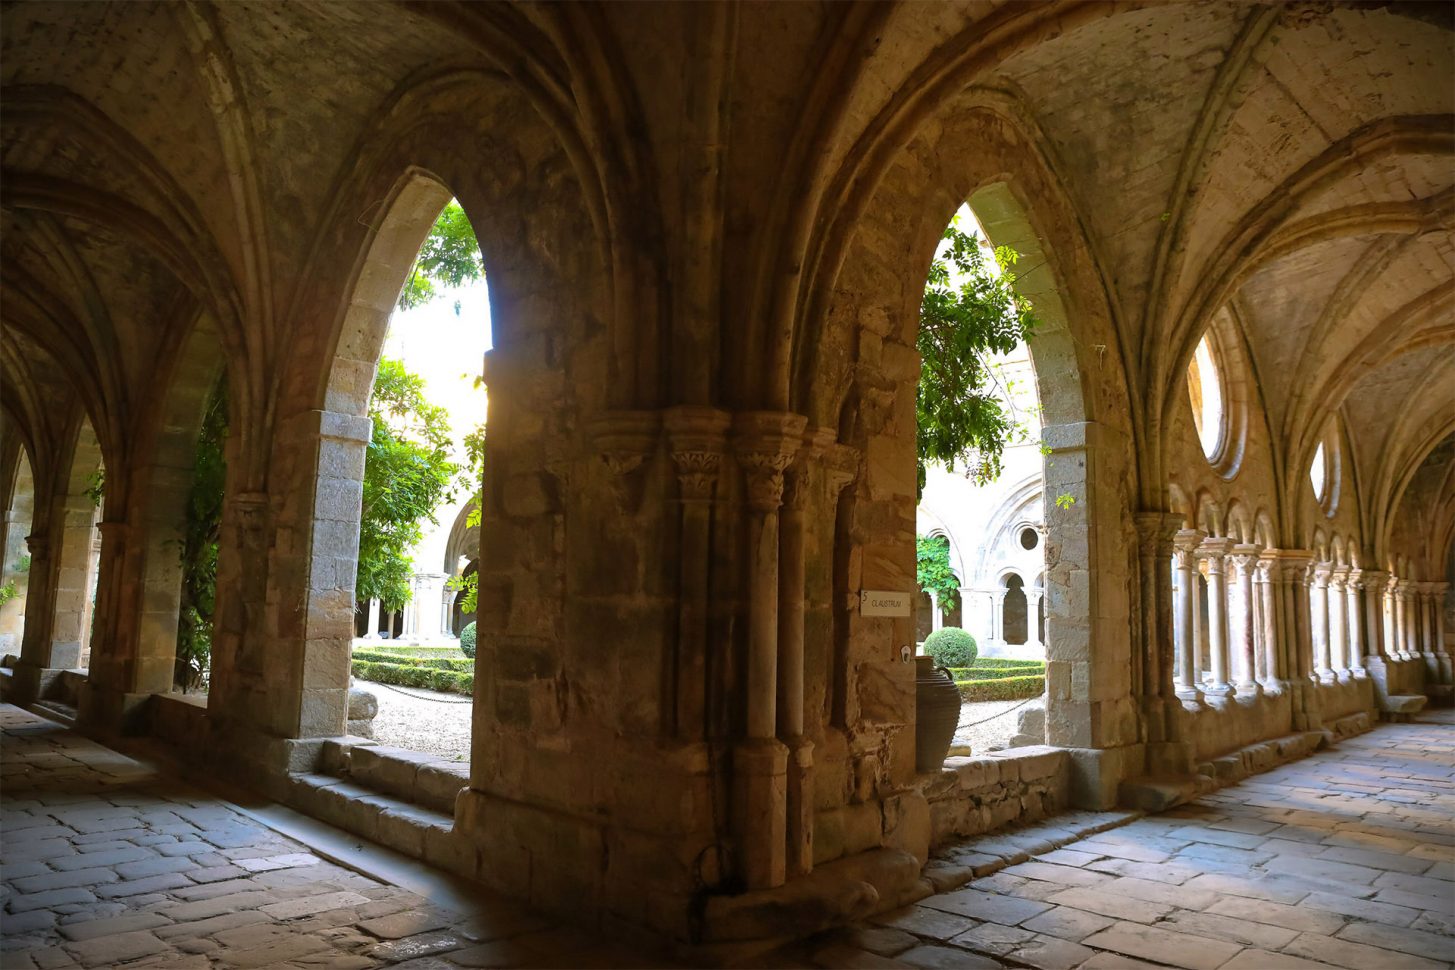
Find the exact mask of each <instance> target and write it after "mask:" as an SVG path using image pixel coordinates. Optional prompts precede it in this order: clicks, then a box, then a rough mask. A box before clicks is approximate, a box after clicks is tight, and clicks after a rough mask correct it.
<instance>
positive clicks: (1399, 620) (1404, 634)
mask: <svg viewBox="0 0 1455 970" xmlns="http://www.w3.org/2000/svg"><path fill="white" fill-rule="evenodd" d="M1393 585H1394V638H1395V642H1396V648H1397V650H1398V651H1399V653H1398V656H1399V659H1400V660H1404V661H1409V660H1413V659H1414V657H1415V653H1416V651H1415V650H1414V649H1412V647H1413V645H1414V639H1415V638H1414V631H1413V623H1412V622H1411V621H1412V620H1413V619H1414V617H1412V616H1411V615H1410V613H1411V610H1410V581H1409V580H1407V579H1396V580H1394V581H1393Z"/></svg>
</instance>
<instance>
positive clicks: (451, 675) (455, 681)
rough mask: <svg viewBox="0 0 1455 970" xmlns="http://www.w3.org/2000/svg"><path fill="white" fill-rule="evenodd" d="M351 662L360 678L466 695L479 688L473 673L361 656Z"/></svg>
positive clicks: (399, 685) (355, 673) (356, 675)
mask: <svg viewBox="0 0 1455 970" xmlns="http://www.w3.org/2000/svg"><path fill="white" fill-rule="evenodd" d="M350 666H351V667H352V668H353V672H354V676H355V677H357V678H359V679H360V680H372V681H374V682H375V683H378V684H394V685H396V686H398V687H418V688H420V689H421V690H438V691H444V692H446V693H450V694H465V695H466V696H469V695H470V694H473V693H474V692H475V675H474V674H473V673H461V672H459V671H454V670H439V669H436V668H434V667H423V666H409V665H407V664H393V663H374V662H372V661H368V660H359V659H358V658H357V657H355V658H354V661H353V663H352V664H351V665H350Z"/></svg>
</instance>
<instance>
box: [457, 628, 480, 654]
mask: <svg viewBox="0 0 1455 970" xmlns="http://www.w3.org/2000/svg"><path fill="white" fill-rule="evenodd" d="M478 637H479V631H477V630H476V629H475V621H474V620H471V621H470V622H469V623H466V624H465V628H464V629H463V630H461V631H460V652H461V653H463V654H464V655H465V656H467V657H473V656H475V643H476V639H477V638H478Z"/></svg>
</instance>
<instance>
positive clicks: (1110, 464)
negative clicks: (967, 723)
mask: <svg viewBox="0 0 1455 970" xmlns="http://www.w3.org/2000/svg"><path fill="white" fill-rule="evenodd" d="M1005 100H1006V99H1005V96H1004V95H1003V94H1000V93H998V92H988V91H983V90H978V89H970V90H967V91H966V92H965V93H963V94H962V95H961V96H959V97H957V98H954V99H951V100H950V101H949V102H948V103H947V104H946V106H945V107H944V109H943V110H941V111H939V112H938V113H937V114H936V116H935V117H934V119H933V120H932V121H927V123H926V124H925V125H924V126H923V128H922V129H921V130H920V134H919V135H918V136H917V137H915V138H913V139H912V140H911V141H910V143H909V145H908V146H907V147H906V148H905V149H904V150H903V152H902V154H901V156H900V160H899V161H898V162H897V163H895V164H893V165H891V166H890V168H889V171H888V172H887V173H886V175H885V177H884V179H883V180H882V181H881V182H880V183H879V184H878V185H877V186H876V187H875V188H874V190H873V195H872V198H871V199H869V200H868V201H867V202H865V203H864V204H863V205H862V209H863V213H862V215H861V216H860V218H859V220H858V223H857V224H856V226H855V228H854V230H853V236H852V239H851V240H850V241H849V244H848V246H847V249H846V252H845V255H844V258H843V261H842V264H841V265H840V266H839V267H838V269H837V273H836V275H835V276H834V279H833V282H832V285H831V286H830V287H829V288H828V289H827V290H826V293H828V295H827V296H826V297H825V298H824V303H825V312H823V313H814V314H811V315H810V317H809V319H807V320H806V321H804V326H805V327H806V328H810V329H809V332H805V333H802V334H800V335H798V337H797V338H796V345H795V346H796V352H797V353H798V354H799V355H800V356H799V359H798V361H797V362H796V364H795V366H794V373H795V374H797V375H798V383H797V385H796V392H795V394H794V400H795V401H796V402H798V403H797V406H798V407H799V408H800V409H802V410H804V411H806V412H807V413H808V415H809V417H810V422H811V423H816V424H821V425H827V426H830V427H837V428H838V429H839V431H840V436H841V440H844V441H845V442H846V443H848V444H851V445H855V446H857V447H861V448H863V449H865V450H867V451H868V452H869V453H870V455H871V459H870V463H869V482H868V488H869V494H871V495H875V494H891V493H893V494H904V495H905V496H906V499H905V500H912V495H913V477H912V476H910V478H909V481H908V483H907V485H906V486H900V485H899V483H898V481H895V480H890V479H888V478H886V477H885V476H883V474H882V472H883V470H885V469H887V468H888V467H889V463H891V462H902V464H903V466H904V467H905V468H911V469H912V467H913V464H912V462H913V458H912V455H913V447H914V429H913V427H912V426H910V425H909V424H908V423H907V422H906V421H905V420H904V419H903V418H902V417H900V416H902V415H912V414H913V408H912V406H910V404H909V403H908V402H909V400H910V398H911V397H912V395H913V392H914V384H913V378H914V377H915V376H916V374H917V371H916V369H915V368H913V367H912V366H903V367H901V366H900V363H899V362H901V361H907V362H912V361H913V360H914V344H915V331H916V327H917V324H918V308H919V302H920V297H921V296H922V293H923V287H924V282H925V277H926V272H927V270H928V267H929V265H930V261H931V259H932V257H933V254H934V251H935V248H936V246H937V245H938V242H939V240H940V237H941V236H942V234H943V231H944V227H945V225H946V223H947V222H948V221H949V219H950V217H951V215H952V214H953V213H954V212H955V211H956V210H957V209H958V208H959V206H960V205H961V204H963V203H965V202H966V201H968V202H969V204H970V206H971V208H972V209H973V210H974V211H975V213H976V215H977V218H978V219H979V221H980V223H981V226H982V227H983V228H984V230H985V233H986V235H987V236H988V237H989V239H990V241H991V242H992V243H994V244H996V245H1009V246H1011V247H1013V248H1015V249H1016V250H1017V251H1018V252H1020V253H1021V261H1020V263H1019V264H1018V266H1017V272H1018V274H1019V279H1018V280H1017V283H1016V289H1017V291H1018V292H1019V293H1020V294H1021V295H1022V296H1025V297H1028V298H1029V299H1030V300H1031V301H1032V302H1033V303H1034V304H1035V306H1036V308H1037V312H1038V315H1039V317H1040V319H1041V325H1040V326H1039V327H1038V329H1037V331H1036V333H1035V334H1034V335H1033V336H1032V338H1031V340H1030V341H1029V342H1028V350H1029V353H1030V356H1031V359H1032V362H1033V366H1034V369H1035V373H1036V381H1037V387H1038V390H1039V396H1040V401H1041V405H1042V408H1043V413H1044V419H1045V424H1044V429H1043V442H1044V444H1045V446H1046V447H1047V448H1048V449H1049V454H1048V455H1047V456H1046V459H1045V472H1044V480H1045V482H1046V483H1047V486H1046V487H1047V494H1048V496H1055V497H1056V498H1061V497H1063V496H1064V497H1065V499H1066V500H1065V501H1063V502H1056V501H1048V502H1047V504H1046V509H1045V511H1046V524H1047V527H1048V540H1047V543H1046V574H1047V582H1046V605H1047V634H1048V638H1049V640H1050V642H1051V643H1052V644H1053V645H1054V648H1053V649H1052V650H1051V651H1050V652H1049V655H1048V659H1049V664H1050V667H1049V668H1048V669H1049V671H1050V678H1049V680H1048V682H1050V683H1053V684H1056V685H1059V686H1057V687H1053V689H1052V690H1051V692H1050V694H1049V695H1048V704H1049V706H1050V708H1051V709H1052V712H1053V713H1052V715H1051V716H1050V717H1049V718H1048V722H1049V723H1052V724H1054V725H1057V727H1056V729H1055V730H1053V731H1052V736H1051V737H1050V740H1051V742H1052V743H1060V744H1068V745H1075V746H1097V745H1099V744H1101V743H1102V740H1101V738H1100V737H1098V735H1101V734H1103V729H1105V734H1104V736H1105V737H1108V738H1109V737H1110V736H1111V734H1112V733H1113V732H1114V730H1115V729H1114V725H1115V724H1118V723H1125V719H1124V718H1123V717H1122V714H1121V713H1117V714H1111V713H1110V709H1111V708H1116V709H1117V710H1118V711H1121V710H1123V709H1125V710H1128V711H1129V710H1130V708H1131V703H1132V702H1131V700H1130V696H1129V695H1130V689H1129V680H1128V678H1129V672H1130V669H1131V664H1130V646H1131V631H1130V617H1129V614H1128V610H1127V609H1126V608H1125V606H1124V605H1122V606H1112V605H1110V603H1111V601H1110V600H1109V601H1108V608H1106V609H1102V607H1101V606H1100V605H1098V604H1100V602H1101V597H1102V596H1103V593H1102V592H1101V591H1100V590H1099V589H1098V584H1099V583H1100V582H1101V581H1102V578H1101V577H1107V578H1108V580H1109V578H1110V577H1111V576H1114V575H1123V573H1122V572H1118V571H1117V570H1124V569H1125V561H1126V560H1125V557H1126V556H1127V555H1128V554H1129V550H1128V545H1127V544H1128V543H1129V542H1130V541H1131V536H1130V535H1129V534H1126V533H1121V532H1118V531H1117V530H1116V529H1097V528H1094V527H1093V526H1092V523H1094V522H1095V521H1097V520H1098V519H1099V517H1100V516H1102V515H1107V516H1110V517H1111V518H1109V519H1108V520H1107V521H1109V522H1110V521H1121V522H1129V521H1130V518H1131V517H1130V509H1131V505H1132V502H1133V498H1134V496H1135V493H1136V491H1137V478H1136V470H1135V468H1134V466H1133V465H1132V464H1131V459H1132V449H1131V447H1130V442H1131V441H1132V440H1133V437H1134V429H1133V428H1132V426H1131V424H1130V421H1131V412H1132V411H1133V410H1134V409H1130V408H1127V407H1126V401H1127V400H1128V398H1129V397H1134V396H1135V391H1133V390H1132V389H1130V388H1129V387H1128V385H1127V382H1126V380H1125V376H1124V374H1125V371H1124V367H1123V360H1122V352H1121V348H1120V344H1119V342H1118V337H1117V335H1116V331H1115V329H1114V328H1113V327H1112V325H1111V320H1110V317H1111V311H1110V309H1109V307H1108V306H1107V303H1106V301H1105V288H1104V286H1103V283H1102V278H1101V274H1100V273H1099V271H1098V269H1097V267H1096V266H1095V263H1094V259H1093V258H1092V255H1091V250H1090V246H1089V245H1088V244H1087V242H1086V240H1085V239H1084V237H1083V236H1082V234H1081V228H1080V227H1081V224H1082V223H1081V220H1080V219H1079V218H1078V217H1077V215H1076V213H1075V210H1074V207H1073V206H1072V205H1071V203H1070V201H1069V199H1068V198H1067V196H1066V194H1065V192H1064V191H1063V190H1062V188H1061V183H1060V181H1059V179H1058V178H1057V176H1056V175H1055V172H1054V166H1053V164H1052V163H1051V161H1050V158H1051V156H1052V155H1053V154H1054V153H1053V152H1051V151H1050V149H1049V147H1048V145H1047V143H1046V141H1045V139H1044V138H1043V137H1042V136H1041V135H1040V134H1039V133H1038V132H1036V131H1035V130H1034V124H1033V122H1032V121H1031V120H1030V119H1029V116H1028V115H1026V114H1025V113H1024V112H1021V111H1019V110H1018V108H1017V106H1016V105H1014V104H1007V103H1005ZM878 348H882V351H881V350H880V349H878ZM886 385H887V386H889V387H893V388H894V389H895V394H896V395H897V396H899V400H900V401H901V402H902V403H901V404H900V406H897V407H892V408H891V407H886V406H884V405H880V404H878V403H874V402H876V401H877V400H878V399H880V398H882V396H883V394H884V388H885V387H886ZM892 456H900V457H892ZM1093 483H1094V484H1093ZM867 497H868V496H867V495H866V496H857V495H856V496H851V499H850V500H851V502H852V505H853V506H854V511H853V512H852V514H853V515H854V516H859V515H864V514H866V513H867V512H868V506H867V505H865V499H867ZM1093 503H1094V507H1093ZM1070 536H1075V537H1076V538H1075V539H1074V540H1071V541H1068V540H1067V538H1066V537H1070ZM884 539H885V540H886V541H892V540H889V539H888V537H884ZM871 541H873V542H878V541H879V539H877V538H876V539H874V540H871ZM906 559H907V557H906ZM1114 562H1115V563H1119V564H1120V565H1117V566H1113V563H1114ZM1102 563H1105V568H1104V569H1103V568H1101V567H1100V565H1099V564H1102ZM1106 595H1110V594H1109V591H1108V594H1106ZM1120 602H1123V603H1124V602H1125V597H1123V598H1122V600H1121V601H1120ZM1088 603H1090V604H1093V605H1092V606H1091V608H1090V610H1089V611H1088V610H1087V608H1086V604H1088ZM1076 604H1081V605H1080V606H1079V607H1078V606H1077V605H1076ZM1088 612H1089V614H1090V615H1091V616H1092V617H1094V619H1092V620H1091V622H1090V623H1088V622H1087V616H1088ZM1102 662H1105V663H1107V664H1108V665H1109V666H1108V671H1107V672H1106V673H1105V674H1099V675H1093V674H1092V673H1091V672H1090V669H1089V668H1090V667H1091V666H1092V665H1093V664H1100V663H1102ZM1119 719H1120V720H1119ZM1116 743H1121V742H1120V741H1117V742H1116Z"/></svg>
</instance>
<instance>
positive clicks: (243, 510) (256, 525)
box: [232, 492, 268, 549]
mask: <svg viewBox="0 0 1455 970" xmlns="http://www.w3.org/2000/svg"><path fill="white" fill-rule="evenodd" d="M232 506H233V509H234V510H235V511H236V513H237V524H238V528H239V529H240V530H241V531H242V535H243V542H244V543H245V545H246V547H247V548H253V549H255V548H258V547H259V546H261V545H262V542H263V538H264V536H265V535H266V534H267V528H268V493H267V492H241V493H239V494H238V495H236V496H234V497H233V499H232Z"/></svg>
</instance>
